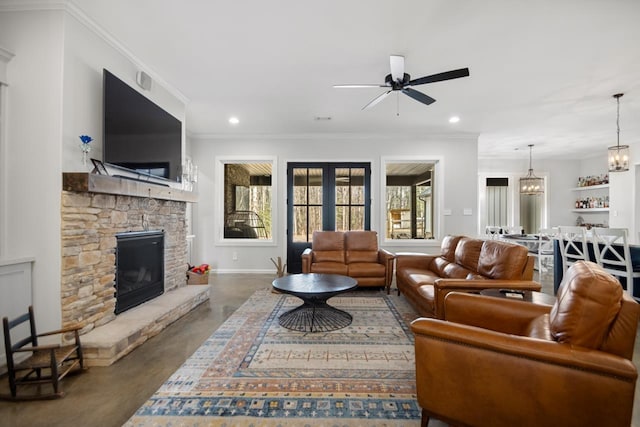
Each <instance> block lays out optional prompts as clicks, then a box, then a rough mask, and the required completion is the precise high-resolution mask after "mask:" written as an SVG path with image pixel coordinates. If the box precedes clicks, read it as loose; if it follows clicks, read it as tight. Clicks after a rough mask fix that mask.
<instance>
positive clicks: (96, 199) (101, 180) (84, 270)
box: [61, 173, 208, 364]
mask: <svg viewBox="0 0 640 427" xmlns="http://www.w3.org/2000/svg"><path fill="white" fill-rule="evenodd" d="M196 198H197V195H195V194H194V193H191V192H185V191H181V190H176V189H172V188H169V187H161V186H157V185H153V184H148V183H141V182H135V181H129V180H124V179H120V178H115V177H109V176H101V175H94V174H86V173H65V174H63V192H62V203H61V210H62V212H61V242H62V266H61V271H62V274H61V305H62V326H63V327H64V326H68V325H72V324H73V325H80V326H81V327H82V330H81V334H83V335H85V336H86V334H89V333H90V332H91V334H93V332H97V331H96V329H100V328H104V327H105V325H108V324H109V323H111V322H114V321H115V320H116V317H120V316H126V315H127V313H129V312H130V311H134V310H138V309H139V308H140V307H142V306H140V307H136V308H135V309H134V310H130V311H128V312H125V313H123V314H120V315H116V313H115V311H116V296H115V291H116V289H115V284H116V245H117V240H118V239H117V237H118V236H128V235H135V234H140V233H142V232H146V231H159V232H161V233H162V235H163V242H164V243H163V247H164V250H163V258H164V263H163V267H164V277H163V283H164V285H163V289H162V292H160V293H163V294H164V295H162V297H160V298H164V297H166V296H167V295H171V294H172V293H170V292H169V291H172V290H178V289H180V288H185V287H187V282H186V270H187V229H186V207H187V202H193V201H195V199H196ZM143 234H144V233H143ZM174 294H176V295H177V294H179V292H174ZM201 294H202V295H201ZM203 295H204V293H203V292H200V293H199V296H198V301H196V302H195V303H194V304H193V306H195V305H197V304H199V303H201V302H202V301H203V300H206V298H208V292H207V293H206V295H205V296H203ZM151 302H152V301H149V303H151ZM149 303H145V304H149ZM145 304H143V305H145ZM180 304H182V305H183V306H181V308H180V310H181V312H182V314H185V310H186V311H188V310H189V309H191V308H193V307H192V306H189V304H185V303H184V301H181V302H180ZM182 314H180V315H182ZM165 317H167V318H170V319H171V321H173V320H176V319H177V317H179V316H178V315H176V314H175V313H169V314H166V315H165ZM166 322H167V323H166V324H168V323H170V322H169V320H167V321H166ZM114 323H115V322H114ZM166 324H163V325H158V324H154V325H153V326H152V327H151V328H150V329H151V332H149V335H148V336H153V335H154V334H156V333H158V332H159V331H160V330H162V329H163V328H164V327H165V326H166ZM144 327H147V328H149V326H148V325H146V326H141V328H140V330H142V329H143V328H144ZM140 330H134V331H133V332H132V334H133V335H134V336H135V338H130V337H129V338H127V337H125V338H124V339H125V341H126V342H125V343H124V344H122V343H119V344H118V346H119V347H122V346H126V347H130V344H129V343H130V342H131V341H132V340H136V341H142V342H144V340H141V339H140V334H141V332H140ZM92 331H93V332H92ZM93 335H95V334H93ZM148 336H145V337H144V339H146V338H148ZM87 338H90V337H87ZM127 340H129V341H127ZM83 344H84V342H83ZM140 344H141V342H140ZM137 345H139V344H137ZM130 350H131V349H127V350H126V352H128V351H130ZM114 351H115V352H116V353H117V354H121V353H123V349H121V348H118V349H115V350H114ZM126 352H125V354H126ZM85 353H86V355H87V356H88V357H91V349H89V351H87V352H85ZM118 357H121V356H118ZM113 361H114V360H110V362H109V363H112V362H113ZM101 364H107V363H101Z"/></svg>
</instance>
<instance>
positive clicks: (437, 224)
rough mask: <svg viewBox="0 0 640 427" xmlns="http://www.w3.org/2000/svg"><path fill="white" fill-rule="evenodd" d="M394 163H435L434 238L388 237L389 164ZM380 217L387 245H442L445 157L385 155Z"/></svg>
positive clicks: (381, 173) (433, 183)
mask: <svg viewBox="0 0 640 427" xmlns="http://www.w3.org/2000/svg"><path fill="white" fill-rule="evenodd" d="M394 163H433V164H434V166H433V177H432V201H433V218H432V223H433V238H432V239H390V238H387V234H386V231H385V230H386V229H387V209H386V205H387V165H388V164H394ZM379 206H380V218H379V230H380V232H379V234H380V236H381V238H382V243H383V244H384V245H385V246H398V247H416V246H424V247H430V246H437V247H439V246H440V240H441V238H442V216H443V215H444V212H443V208H442V207H443V206H444V158H443V157H442V156H419V157H417V156H416V157H412V156H384V157H381V159H380V205H379Z"/></svg>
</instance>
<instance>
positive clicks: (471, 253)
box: [455, 237, 484, 271]
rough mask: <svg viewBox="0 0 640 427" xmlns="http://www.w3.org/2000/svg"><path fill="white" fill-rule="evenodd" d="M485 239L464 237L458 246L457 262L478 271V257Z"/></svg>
mask: <svg viewBox="0 0 640 427" xmlns="http://www.w3.org/2000/svg"><path fill="white" fill-rule="evenodd" d="M483 243H484V241H482V240H480V239H472V238H471V237H462V238H461V239H460V240H459V241H458V246H456V258H455V262H456V264H460V265H461V266H463V267H464V268H466V269H467V270H471V271H478V258H480V251H481V250H482V244H483Z"/></svg>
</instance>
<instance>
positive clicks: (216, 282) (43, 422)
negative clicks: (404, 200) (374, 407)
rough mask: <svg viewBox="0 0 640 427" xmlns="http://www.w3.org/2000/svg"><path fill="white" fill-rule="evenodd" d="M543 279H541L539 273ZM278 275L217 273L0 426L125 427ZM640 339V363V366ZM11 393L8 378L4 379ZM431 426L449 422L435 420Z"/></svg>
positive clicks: (16, 405)
mask: <svg viewBox="0 0 640 427" xmlns="http://www.w3.org/2000/svg"><path fill="white" fill-rule="evenodd" d="M535 279H536V280H537V277H535ZM272 280H273V275H255V274H228V275H214V276H212V282H213V283H212V285H211V299H210V301H209V302H208V303H204V304H202V305H200V306H199V307H197V308H196V309H195V310H193V311H192V312H190V313H189V314H187V315H186V316H184V317H183V318H181V319H180V320H178V321H176V322H175V323H173V324H172V325H170V326H169V327H168V328H167V329H165V330H164V331H163V332H161V333H160V334H159V335H157V336H155V337H154V338H152V339H150V340H149V341H148V342H146V343H145V344H144V345H142V346H141V347H139V348H137V349H136V350H134V351H133V352H132V353H131V354H129V355H127V356H125V357H124V358H123V359H121V360H119V361H118V362H116V363H115V364H113V365H112V366H109V367H92V368H90V369H89V370H88V371H87V372H86V373H84V374H81V375H76V376H71V377H67V378H65V379H64V381H63V383H62V386H63V389H64V391H65V392H66V396H65V397H64V398H63V399H57V400H50V401H34V402H1V401H0V426H7V427H27V426H28V427H39V426H47V427H69V426H83V427H94V426H95V427H111V426H113V427H116V426H117V427H120V426H122V424H124V423H125V422H126V421H127V420H128V419H129V417H131V416H132V415H133V413H134V412H135V411H136V410H137V409H138V408H139V407H140V406H142V405H143V404H144V402H146V401H147V399H148V398H149V397H150V396H151V395H152V394H153V393H154V392H155V391H156V390H157V389H158V388H159V387H160V386H161V385H162V383H164V381H165V380H166V379H167V378H168V377H169V376H170V375H171V374H172V373H173V372H175V371H176V370H177V369H178V368H179V367H180V366H181V365H182V363H183V362H184V361H185V360H186V359H187V358H188V357H189V356H190V355H191V354H192V353H193V352H194V351H195V350H196V349H197V348H198V347H199V346H200V345H201V344H202V343H203V342H204V340H206V339H207V338H208V337H209V336H210V335H211V334H212V333H213V332H214V331H215V330H216V329H217V328H218V327H219V326H220V325H221V324H222V323H223V322H224V321H225V320H226V319H227V318H228V317H229V316H230V315H231V314H232V313H233V312H234V311H235V310H236V309H237V308H238V307H239V306H240V305H242V303H244V302H245V300H246V299H247V298H248V297H249V296H250V295H251V294H253V292H255V291H256V290H258V289H264V288H270V287H271V281H272ZM550 280H551V278H550V277H547V275H544V276H543V280H542V284H543V291H544V292H546V293H551V294H552V293H553V287H552V285H551V283H550ZM639 341H640V339H636V351H635V354H634V363H635V364H636V366H637V367H639V369H640V343H639ZM0 388H1V390H2V392H3V393H4V392H5V391H8V386H7V384H6V379H3V380H1V381H0ZM639 395H640V391H637V392H636V399H635V404H634V417H633V424H632V425H633V426H634V427H640V414H638V412H639V411H640V409H638V408H640V396H639ZM429 426H430V427H441V426H444V424H443V423H441V422H439V421H436V420H433V421H432V422H431V423H430V424H429Z"/></svg>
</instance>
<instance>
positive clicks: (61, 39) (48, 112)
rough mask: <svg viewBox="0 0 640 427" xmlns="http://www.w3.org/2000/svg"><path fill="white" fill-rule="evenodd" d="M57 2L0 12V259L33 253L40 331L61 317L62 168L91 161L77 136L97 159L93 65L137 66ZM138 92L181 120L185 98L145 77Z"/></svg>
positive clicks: (98, 102)
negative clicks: (2, 60)
mask: <svg viewBox="0 0 640 427" xmlns="http://www.w3.org/2000/svg"><path fill="white" fill-rule="evenodd" d="M56 7H57V6H52V9H56ZM60 7H61V9H60V10H48V11H35V10H33V11H22V12H19V11H12V12H5V11H3V12H0V46H2V47H3V48H5V49H7V50H9V51H11V52H13V53H14V54H15V56H14V57H13V58H12V60H11V61H10V62H9V64H8V79H9V84H10V86H9V88H8V90H7V91H6V93H7V98H8V99H7V100H6V105H7V110H8V111H7V113H8V114H7V129H6V136H7V138H6V147H5V149H4V151H5V152H6V156H4V157H3V158H2V159H0V164H1V167H2V168H3V171H5V173H3V174H2V176H3V177H6V181H7V182H6V183H3V185H5V186H6V191H5V193H6V194H5V199H6V205H3V206H2V207H0V209H2V217H3V218H4V220H5V224H6V225H5V226H4V228H5V229H4V230H3V232H2V233H0V235H2V236H6V238H5V239H4V240H5V241H4V242H3V245H4V247H6V248H7V249H6V251H5V253H3V257H4V258H6V259H16V258H25V257H33V258H34V259H35V262H34V263H33V266H34V267H33V276H32V277H33V303H34V305H35V307H36V315H37V316H38V319H37V320H38V323H39V328H41V329H43V330H44V329H50V328H55V327H58V326H60V322H61V308H60V300H61V298H60V274H61V247H62V246H63V242H61V238H60V221H61V219H60V198H61V191H62V172H63V171H64V172H67V171H89V170H90V169H91V167H90V166H84V165H83V164H82V156H81V151H80V148H79V144H80V139H79V138H78V136H79V135H82V134H88V135H90V136H92V137H93V138H94V142H92V152H91V157H95V158H98V159H100V158H101V157H102V147H101V144H102V141H101V139H102V138H101V135H102V69H103V68H107V69H109V70H111V71H112V72H113V73H115V74H116V75H118V76H119V77H120V78H121V79H123V80H124V81H126V82H127V83H128V84H130V85H132V86H133V87H135V73H136V71H137V70H138V69H139V67H138V66H137V65H136V64H137V63H138V62H137V61H135V59H134V58H130V57H128V56H127V55H126V53H125V52H124V51H123V50H122V49H121V48H119V47H118V46H117V44H114V41H112V40H108V39H107V38H104V37H103V35H104V34H101V33H98V32H96V26H95V25H93V24H92V23H90V22H87V21H84V20H83V19H82V16H78V15H77V14H74V13H72V11H70V10H66V9H64V8H63V7H62V6H60ZM145 95H146V96H148V97H150V98H151V99H152V100H153V101H154V102H156V103H157V104H159V105H160V106H162V107H163V108H165V109H167V110H168V111H169V112H170V113H172V114H173V115H175V116H176V117H178V118H180V119H182V120H184V117H185V104H184V102H183V101H182V100H181V99H179V98H178V97H176V96H173V95H172V94H171V93H170V92H169V90H166V89H164V88H162V87H161V86H160V85H158V84H154V86H153V89H152V91H151V92H145ZM0 226H2V225H0Z"/></svg>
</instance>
